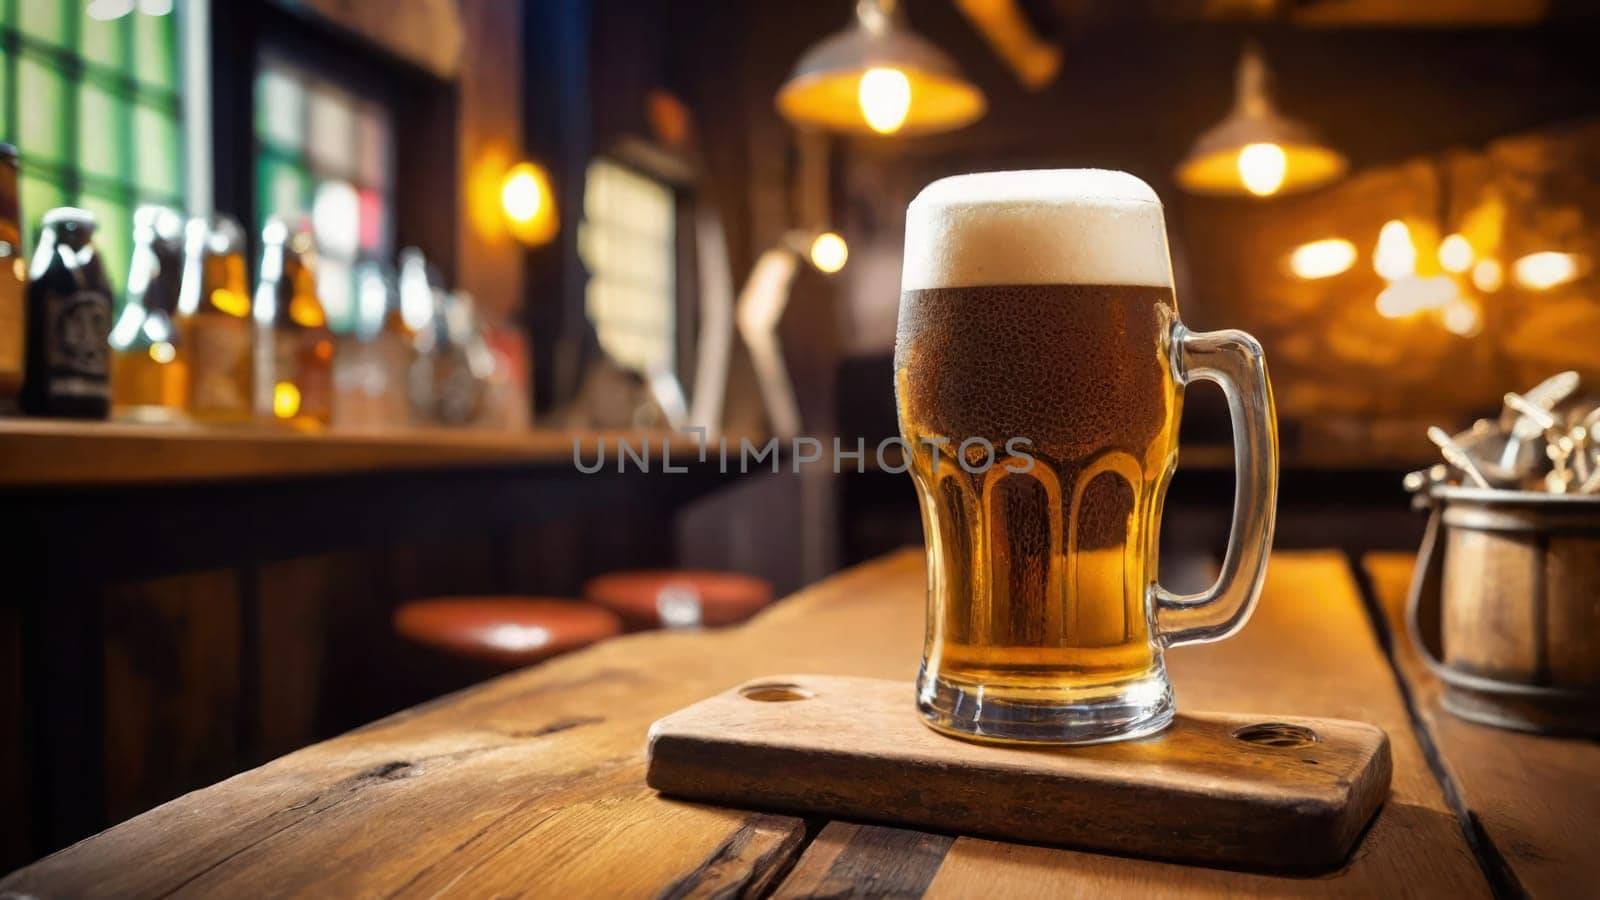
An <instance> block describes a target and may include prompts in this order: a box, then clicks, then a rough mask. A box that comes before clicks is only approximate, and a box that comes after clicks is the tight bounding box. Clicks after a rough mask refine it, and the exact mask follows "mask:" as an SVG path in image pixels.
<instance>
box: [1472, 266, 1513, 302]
mask: <svg viewBox="0 0 1600 900" xmlns="http://www.w3.org/2000/svg"><path fill="white" fill-rule="evenodd" d="M1505 282H1506V272H1505V268H1504V267H1502V266H1501V265H1500V260H1498V259H1480V260H1478V264H1477V265H1475V266H1473V267H1472V286H1473V287H1475V288H1477V289H1478V290H1480V291H1483V292H1484V293H1485V294H1492V293H1494V292H1495V291H1498V290H1500V288H1501V286H1502V285H1504V284H1505Z"/></svg>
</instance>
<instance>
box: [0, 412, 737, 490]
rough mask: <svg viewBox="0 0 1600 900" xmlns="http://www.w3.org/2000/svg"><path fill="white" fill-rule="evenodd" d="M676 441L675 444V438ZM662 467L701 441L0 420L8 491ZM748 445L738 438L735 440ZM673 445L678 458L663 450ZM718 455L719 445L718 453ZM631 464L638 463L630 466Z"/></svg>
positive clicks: (0, 470)
mask: <svg viewBox="0 0 1600 900" xmlns="http://www.w3.org/2000/svg"><path fill="white" fill-rule="evenodd" d="M668 437H670V438H671V440H670V442H668V441H667V438H668ZM619 438H620V439H624V440H627V441H628V443H629V446H631V447H633V448H634V449H635V450H636V451H640V450H641V448H642V447H643V446H644V445H643V442H644V441H645V440H646V438H648V440H649V450H648V452H644V454H643V455H644V456H645V457H647V458H651V459H652V460H653V462H654V463H655V464H656V465H658V466H659V465H660V464H661V463H662V461H663V454H664V453H666V452H670V454H671V462H672V465H673V466H680V465H687V464H689V463H691V462H693V461H695V460H696V459H697V457H698V452H699V444H698V443H697V438H696V437H695V436H694V435H685V434H674V435H669V434H668V433H666V432H643V431H632V432H600V431H570V430H555V429H533V430H529V431H523V432H487V431H468V430H462V429H444V428H415V429H404V430H396V431H386V432H342V431H327V432H322V433H318V434H308V433H304V432H299V431H294V430H290V429H283V428H272V427H269V426H265V425H261V426H256V425H245V426H237V427H225V426H217V425H200V424H175V425H146V424H131V423H121V422H75V421H69V420H53V419H15V418H14V419H0V488H3V487H24V486H40V485H105V484H150V483H163V482H178V481H215V480H219V479H233V478H282V477H289V476H306V475H338V474H344V473H351V472H373V471H406V470H415V469H438V468H450V467H464V466H563V467H569V468H570V467H571V466H572V452H573V450H572V448H573V442H574V441H575V440H576V441H577V442H578V444H579V445H580V447H581V448H582V454H583V456H582V458H583V460H584V463H585V464H586V465H593V463H594V461H595V460H596V459H597V458H598V456H597V454H598V452H599V450H600V444H601V442H602V441H603V442H604V445H605V454H606V455H605V459H606V461H607V463H608V464H609V465H610V466H611V467H613V468H614V467H615V465H616V459H617V455H618V454H617V441H618V439H619ZM729 440H730V443H731V444H732V446H734V447H737V446H739V443H738V441H739V438H738V436H730V438H729ZM668 443H670V448H671V449H670V451H664V450H663V447H664V446H666V445H667V444H668ZM711 451H712V456H713V457H715V451H716V447H715V446H713V447H712V448H711ZM629 464H630V466H631V465H632V463H631V461H630V463H629Z"/></svg>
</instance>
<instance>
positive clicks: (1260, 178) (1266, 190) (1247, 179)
mask: <svg viewBox="0 0 1600 900" xmlns="http://www.w3.org/2000/svg"><path fill="white" fill-rule="evenodd" d="M1288 171H1289V158H1288V157H1287V156H1285V155H1284V152H1283V148H1282V147H1279V146H1278V145H1277V144H1247V145H1245V148H1244V149H1243V150H1240V151H1239V180H1240V181H1242V182H1244V187H1245V190H1247V191H1249V192H1250V193H1252V194H1255V195H1256V196H1257V197H1267V196H1271V195H1272V194H1275V193H1277V192H1278V189H1279V188H1281V187H1283V177H1284V175H1286V174H1287V173H1288Z"/></svg>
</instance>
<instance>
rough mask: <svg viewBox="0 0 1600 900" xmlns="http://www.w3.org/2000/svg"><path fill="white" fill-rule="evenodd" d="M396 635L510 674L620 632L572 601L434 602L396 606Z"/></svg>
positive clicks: (613, 620) (602, 615)
mask: <svg viewBox="0 0 1600 900" xmlns="http://www.w3.org/2000/svg"><path fill="white" fill-rule="evenodd" d="M394 627H395V630H396V631H398V632H399V633H400V634H401V635H402V636H404V637H406V638H407V639H409V640H412V641H415V642H417V643H419V644H423V645H425V646H428V647H432V648H434V649H436V650H439V651H442V652H444V653H446V654H449V655H451V656H456V657H462V658H466V659H469V660H472V661H475V662H479V663H486V664H489V665H491V666H494V667H496V668H504V669H514V668H517V667H519V666H526V665H531V664H533V663H536V662H538V661H540V660H542V659H549V658H550V657H552V656H557V655H559V654H562V653H566V652H567V651H569V650H576V649H578V648H580V647H587V646H589V645H590V644H593V643H596V642H599V641H602V640H605V639H606V638H608V637H611V636H613V635H615V634H618V633H620V632H621V631H622V623H621V622H620V621H619V620H618V618H617V616H616V614H615V613H613V612H611V611H610V610H607V609H602V608H600V607H598V606H595V605H593V604H589V603H579V602H577V601H572V600H549V599H543V598H532V597H530V598H512V597H440V598H435V599H430V600H416V601H413V602H411V603H406V604H404V605H402V606H401V607H400V608H399V609H398V610H396V611H395V614H394Z"/></svg>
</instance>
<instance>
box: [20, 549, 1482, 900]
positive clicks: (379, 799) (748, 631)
mask: <svg viewBox="0 0 1600 900" xmlns="http://www.w3.org/2000/svg"><path fill="white" fill-rule="evenodd" d="M922 570H923V560H922V556H921V554H920V553H919V552H909V553H903V554H897V555H895V556H892V557H889V558H887V559H885V560H882V561H878V562H875V563H870V564H867V565H865V566H862V567H859V568H856V569H852V570H849V571H848V572H845V573H842V574H840V575H837V576H835V577H833V578H831V579H828V580H827V581H824V582H822V583H820V584H818V585H816V586H814V587H812V588H809V589H807V590H806V591H803V592H801V593H800V594H798V595H796V596H795V597H793V598H791V599H789V600H786V601H783V602H780V603H778V604H776V605H774V606H773V607H772V608H771V609H770V610H769V611H768V612H766V613H764V614H763V615H761V616H760V617H758V618H757V619H755V620H754V621H752V622H751V623H749V624H748V625H745V626H742V627H739V628H734V629H729V630H726V631H719V632H708V633H698V634H694V633H651V634H641V635H636V636H629V637H624V638H620V639H617V640H613V641H608V642H606V643H604V644H602V645H599V646H597V647H595V648H592V649H591V650H588V651H585V652H583V653H579V654H574V655H572V656H568V657H563V658H561V659H557V660H555V661H553V662H551V663H549V664H546V665H543V666H539V667H536V668H533V669H529V670H525V671H523V672H518V673H514V674H512V675H509V676H506V677H504V678H501V679H497V680H495V681H492V682H489V683H487V684H485V685H483V686H481V687H479V688H476V689H474V690H472V691H469V692H467V693H465V694H461V695H456V696H453V697H449V698H445V699H443V700H441V701H438V702H435V703H432V704H428V705H426V706H424V707H420V708H417V709H414V710H411V711H408V712H406V713H402V714H400V715H398V716H394V717H391V718H389V719H386V720H383V721H380V722H378V723H375V724H373V725H371V726H368V727H366V728H363V729H361V730H360V731H357V732H353V733H351V734H348V735H345V736H343V737H341V738H338V739H335V740H332V741H328V742H326V743H322V744H318V745H315V746H312V747H308V748H306V749H304V750H301V751H299V752H296V753H293V754H290V755H289V756H286V757H283V758H281V759H279V760H276V761H274V762H272V763H269V764H267V765H265V766H263V767H261V768H259V769H256V770H253V771H251V772H247V773H244V774H242V775H240V776H237V777H234V778H231V779H229V780H227V781H224V782H222V783H220V784H217V785H214V786H212V787H210V788H207V789H205V790H202V791H197V792H195V793H192V794H189V795H186V796H184V797H180V798H178V799H177V800H174V801H172V802H170V803H167V804H165V805H164V806H161V807H159V808H157V809H155V810H152V811H150V812H148V813H146V814H144V815H143V816H140V817H138V818H136V819H133V820H131V821H129V822H126V823H123V824H122V825H119V826H117V827H115V828H112V829H110V830H109V831H106V832H104V833H103V834H100V835H97V836H95V837H93V838H90V839H88V840H86V841H83V842H81V843H79V844H77V845H74V846H72V847H69V848H67V849H66V850H63V851H61V852H60V853H57V854H55V855H53V856H51V857H49V858H47V859H45V860H42V861H41V862H39V863H37V864H35V865H33V866H31V867H29V868H27V869H23V870H21V871H19V872H16V873H14V874H12V875H11V876H10V877H8V878H7V879H5V880H4V881H3V882H0V892H3V891H14V892H17V893H32V894H40V895H50V896H129V897H144V896H152V895H158V894H165V893H167V892H170V891H174V890H177V889H180V888H186V889H189V890H193V891H195V892H197V893H211V894H220V895H236V896H237V895H256V894H260V893H265V892H271V893H290V892H295V891H299V892H305V893H318V894H322V895H349V894H363V895H367V894H385V893H399V894H406V895H423V894H427V895H431V894H433V893H435V892H438V891H442V890H445V889H449V890H450V891H451V892H452V893H455V894H459V895H463V896H478V895H486V894H491V893H494V892H496V891H499V890H505V891H507V892H510V891H512V890H515V891H517V892H519V893H524V894H528V895H539V894H544V895H552V896H563V895H584V896H587V895H594V894H596V893H603V894H606V895H609V896H619V897H628V896H645V895H656V894H658V893H660V892H662V891H665V890H670V891H672V892H675V893H678V894H687V893H713V892H716V891H719V890H725V891H727V892H728V893H737V892H739V891H740V890H741V889H751V888H759V886H760V885H761V884H763V883H764V882H765V881H767V880H770V879H771V878H772V877H773V876H774V873H775V872H776V871H778V870H779V869H781V868H782V867H783V866H785V865H787V864H788V862H789V861H791V860H792V859H793V857H794V854H795V853H796V852H797V850H798V845H799V840H800V836H801V835H802V834H803V830H804V826H803V823H802V822H801V821H800V820H798V819H790V818H785V817H774V816H770V815H761V814H757V813H752V812H746V811H740V810H733V809H723V808H718V807H713V806H706V805H700V804H692V803H684V802H679V801H673V800H669V799H664V798H661V797H659V796H657V795H656V793H655V792H654V791H651V790H650V789H649V788H648V787H646V786H645V784H644V780H643V779H644V737H645V731H646V729H647V728H648V725H649V723H650V722H652V721H654V720H655V719H657V718H660V717H661V716H663V715H665V714H667V713H669V712H672V711H673V710H676V709H679V708H682V707H683V706H686V705H688V704H689V703H692V702H694V701H696V700H699V699H701V698H704V697H707V696H710V695H712V694H714V693H717V692H720V691H722V690H725V689H727V688H729V687H731V686H733V685H735V684H738V683H740V682H741V681H744V680H747V679H750V678H754V677H757V676H760V675H767V674H772V673H773V672H783V671H818V672H832V673H837V674H842V675H861V676H867V677H879V678H907V677H909V675H910V674H911V673H912V672H914V671H915V670H916V666H917V662H918V659H919V657H920V653H921V644H922V636H923V629H922V625H923V622H922V604H923V578H922ZM1171 659H1172V664H1173V667H1174V670H1175V677H1176V681H1177V684H1178V696H1179V703H1180V705H1182V706H1183V707H1185V708H1186V707H1188V706H1190V705H1193V706H1196V707H1199V706H1206V707H1210V708H1213V709H1236V710H1250V711H1256V712H1282V713H1291V714H1296V715H1299V714H1311V715H1326V716H1334V717H1343V718H1352V719H1358V720H1365V721H1369V722H1373V723H1375V724H1378V725H1380V726H1382V727H1384V728H1385V729H1386V730H1387V731H1388V732H1389V736H1390V739H1391V741H1392V747H1393V750H1394V759H1395V779H1394V781H1395V787H1394V793H1393V794H1392V795H1391V798H1390V801H1389V804H1388V805H1387V806H1386V807H1385V809H1384V810H1383V811H1382V812H1380V814H1379V816H1378V818H1377V820H1376V822H1375V823H1374V825H1373V826H1372V828H1371V829H1370V830H1369V833H1368V835H1367V836H1366V838H1365V839H1364V840H1363V842H1362V843H1361V844H1360V845H1358V846H1357V848H1356V851H1355V855H1354V858H1353V859H1352V861H1351V863H1350V864H1349V865H1348V866H1347V867H1346V868H1345V869H1343V870H1341V871H1340V872H1338V873H1336V874H1334V875H1331V876H1327V877H1324V878H1320V879H1314V880H1308V879H1296V878H1285V877H1275V876H1267V875H1254V874H1241V873H1237V872H1230V871H1223V870H1213V869H1199V868H1194V867H1187V866H1180V865H1174V864H1163V863H1151V862H1146V861H1141V860H1134V859H1129V858H1122V857H1111V856H1100V855H1096V854H1090V853H1079V852H1073V851H1063V850H1050V849H1045V848H1038V847H1029V846H1020V845H1008V844H996V843H993V842H986V841H975V840H970V839H960V840H957V841H956V842H955V843H954V845H953V846H952V848H951V851H950V853H949V854H948V855H947V856H946V858H945V862H944V864H943V866H942V867H941V869H940V870H939V872H938V873H937V875H936V876H935V877H934V880H933V882H932V883H931V885H930V891H931V892H934V893H939V892H944V893H946V894H947V895H948V894H950V893H964V894H965V895H969V896H970V895H982V896H1007V895H1012V896H1015V895H1027V894H1030V893H1039V892H1041V891H1047V890H1053V891H1057V892H1060V893H1066V894H1069V895H1070V894H1073V893H1078V894H1084V893H1093V892H1094V890H1095V889H1096V888H1098V889H1100V890H1101V891H1102V892H1108V893H1129V894H1132V893H1139V894H1145V895H1148V894H1150V893H1159V892H1161V891H1162V890H1163V889H1167V890H1176V889H1179V888H1187V887H1197V888H1198V889H1200V890H1201V891H1203V892H1209V893H1211V894H1223V893H1227V894H1240V893H1254V894H1262V893H1278V894H1283V893H1302V892H1303V893H1317V892H1324V893H1343V894H1368V895H1372V894H1381V895H1398V894H1404V893H1407V892H1408V891H1409V892H1411V893H1422V892H1431V893H1437V894H1452V895H1454V896H1474V895H1482V894H1483V893H1484V885H1483V883H1482V881H1481V878H1480V876H1479V874H1478V871H1477V868H1476V865H1475V863H1474V862H1473V860H1472V858H1471V856H1470V854H1469V853H1468V852H1467V849H1466V845H1465V841H1464V840H1463V839H1462V837H1461V834H1460V832H1459V830H1457V828H1456V825H1455V820H1454V817H1453V816H1452V815H1451V814H1450V812H1449V811H1448V808H1447V807H1446V806H1445V804H1444V801H1443V798H1442V796H1441V795H1440V792H1439V788H1438V786H1437V784H1436V783H1435V782H1434V781H1433V780H1432V775H1431V774H1430V773H1429V772H1428V770H1427V767H1426V765H1424V764H1423V762H1422V759H1421V755H1420V752H1419V751H1418V749H1417V747H1416V744H1415V741H1413V740H1412V739H1411V737H1410V735H1409V733H1408V732H1407V730H1406V727H1407V726H1406V719H1405V713H1404V710H1403V708H1402V707H1401V706H1400V701H1399V698H1398V696H1397V693H1396V690H1395V687H1394V682H1393V680H1392V677H1391V676H1390V675H1389V674H1388V673H1387V670H1386V669H1385V667H1384V666H1385V664H1384V662H1383V659H1382V657H1381V654H1380V653H1379V652H1378V649H1377V647H1376V645H1375V643H1374V642H1373V641H1372V639H1371V633H1370V630H1369V629H1368V628H1367V627H1366V623H1365V621H1364V620H1363V619H1362V618H1361V612H1360V609H1359V605H1358V604H1357V602H1356V601H1355V599H1354V591H1353V588H1352V587H1351V585H1350V581H1349V577H1348V574H1347V573H1346V572H1345V571H1344V569H1343V567H1342V563H1341V561H1340V560H1339V558H1338V557H1336V556H1333V555H1329V554H1321V555H1315V554H1313V555H1300V554H1289V555H1284V556H1280V557H1278V558H1277V560H1276V561H1275V562H1274V564H1273V566H1272V569H1271V574H1270V575H1269V585H1268V594H1267V596H1266V597H1265V598H1264V600H1263V602H1262V608H1261V612H1260V613H1259V615H1258V618H1257V620H1256V621H1255V622H1253V623H1252V624H1251V625H1250V626H1249V627H1248V628H1247V629H1245V632H1244V633H1243V634H1242V635H1241V636H1239V637H1237V638H1235V639H1233V640H1231V641H1227V642H1223V643H1221V644H1216V645H1212V646H1209V647H1205V648H1197V649H1185V650H1180V651H1177V652H1174V653H1173V654H1172V657H1171ZM830 869H831V866H830ZM863 877H864V876H863ZM963 888H964V889H965V890H964V891H963V890H962V889H963Z"/></svg>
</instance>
